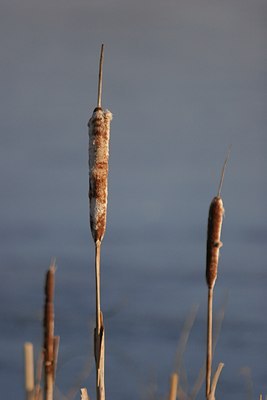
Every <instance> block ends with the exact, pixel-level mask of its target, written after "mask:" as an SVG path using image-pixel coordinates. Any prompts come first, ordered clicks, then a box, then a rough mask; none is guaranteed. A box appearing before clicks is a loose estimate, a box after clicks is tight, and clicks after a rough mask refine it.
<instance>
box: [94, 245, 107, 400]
mask: <svg viewBox="0 0 267 400" xmlns="http://www.w3.org/2000/svg"><path fill="white" fill-rule="evenodd" d="M100 253H101V241H100V240H97V241H96V243H95V284H96V329H95V362H96V398H97V400H105V375H104V374H105V371H104V370H105V334H104V322H103V315H102V312H101V307H100Z"/></svg>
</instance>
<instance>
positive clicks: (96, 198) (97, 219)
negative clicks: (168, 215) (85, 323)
mask: <svg viewBox="0 0 267 400" xmlns="http://www.w3.org/2000/svg"><path fill="white" fill-rule="evenodd" d="M103 59H104V45H103V44H102V46H101V53H100V62H99V79H98V97H97V107H96V108H95V109H94V112H93V115H92V117H91V118H90V120H89V123H88V127H89V200H90V227H91V232H92V236H93V239H94V242H95V283H96V328H95V335H94V350H95V363H96V397H97V400H105V382H104V361H105V335H104V322H103V314H102V312H101V307H100V254H101V243H102V240H103V237H104V234H105V230H106V219H107V199H108V160H109V135H110V122H111V120H112V114H111V112H110V111H108V110H106V111H103V109H102V105H101V98H102V75H103Z"/></svg>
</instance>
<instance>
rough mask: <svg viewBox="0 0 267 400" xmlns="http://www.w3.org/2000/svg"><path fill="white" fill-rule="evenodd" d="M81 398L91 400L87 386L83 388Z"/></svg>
mask: <svg viewBox="0 0 267 400" xmlns="http://www.w3.org/2000/svg"><path fill="white" fill-rule="evenodd" d="M81 400H89V396H88V393H87V389H86V388H82V389H81Z"/></svg>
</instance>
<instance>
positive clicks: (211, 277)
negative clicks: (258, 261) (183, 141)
mask: <svg viewBox="0 0 267 400" xmlns="http://www.w3.org/2000/svg"><path fill="white" fill-rule="evenodd" d="M229 153H230V149H229V151H228V154H227V157H226V159H225V162H224V165H223V169H222V173H221V179H220V184H219V190H218V194H217V196H216V197H214V198H213V200H212V202H211V204H210V209H209V219H208V233H207V260H206V281H207V285H208V310H207V314H208V320H207V361H206V398H207V399H209V397H210V393H211V369H212V315H213V311H212V308H213V291H214V286H215V282H216V279H217V274H218V263H219V253H220V248H221V247H222V245H223V244H222V242H221V230H222V222H223V216H224V207H223V201H222V198H221V189H222V184H223V179H224V173H225V167H226V164H227V161H228V158H229Z"/></svg>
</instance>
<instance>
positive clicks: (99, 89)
mask: <svg viewBox="0 0 267 400" xmlns="http://www.w3.org/2000/svg"><path fill="white" fill-rule="evenodd" d="M103 62H104V45H103V44H102V46H101V51H100V61H99V75H98V93H97V107H99V108H101V103H102V79H103Z"/></svg>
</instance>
